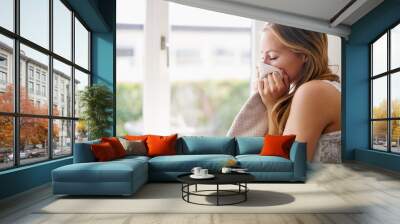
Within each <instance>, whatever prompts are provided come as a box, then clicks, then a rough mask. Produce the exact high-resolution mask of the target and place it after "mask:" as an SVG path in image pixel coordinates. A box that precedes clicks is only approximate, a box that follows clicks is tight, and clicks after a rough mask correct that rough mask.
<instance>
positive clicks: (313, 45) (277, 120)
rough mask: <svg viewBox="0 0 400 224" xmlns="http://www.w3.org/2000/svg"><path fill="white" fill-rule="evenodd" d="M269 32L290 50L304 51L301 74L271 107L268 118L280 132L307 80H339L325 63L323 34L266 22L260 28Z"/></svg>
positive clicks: (280, 132) (326, 43)
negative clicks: (301, 87) (296, 93)
mask: <svg viewBox="0 0 400 224" xmlns="http://www.w3.org/2000/svg"><path fill="white" fill-rule="evenodd" d="M267 30H269V31H271V32H272V34H273V35H274V36H275V37H276V38H277V39H278V40H279V41H280V42H281V43H282V44H283V45H284V46H286V47H288V48H290V49H291V50H292V51H293V52H294V53H298V54H304V55H305V56H306V61H305V63H304V65H303V68H302V71H301V74H302V76H301V77H300V78H299V79H297V80H295V82H294V83H293V85H292V86H291V89H290V91H289V93H288V94H287V95H284V96H283V97H282V98H280V99H279V100H278V101H277V103H276V104H275V105H274V106H273V108H272V113H271V120H272V122H274V125H275V126H276V127H277V128H278V132H279V134H280V135H282V134H283V131H284V129H285V125H286V121H287V119H288V117H289V113H290V106H291V104H292V99H293V96H294V94H295V92H296V91H297V89H298V88H299V87H300V86H301V85H302V84H303V83H306V82H308V81H311V80H331V81H338V82H339V81H340V79H339V76H338V75H336V74H333V73H332V71H331V69H330V68H329V65H328V37H327V35H326V34H325V33H318V32H313V31H308V30H303V29H298V28H293V27H288V26H283V25H279V24H274V23H266V24H265V27H264V31H267Z"/></svg>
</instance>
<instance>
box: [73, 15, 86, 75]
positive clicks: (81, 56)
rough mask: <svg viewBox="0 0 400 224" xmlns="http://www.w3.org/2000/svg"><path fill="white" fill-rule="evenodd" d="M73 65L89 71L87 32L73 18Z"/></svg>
mask: <svg viewBox="0 0 400 224" xmlns="http://www.w3.org/2000/svg"><path fill="white" fill-rule="evenodd" d="M75 63H76V64H78V65H80V66H82V67H83V68H86V69H89V32H88V31H87V30H86V28H85V27H84V26H83V25H82V23H81V22H80V21H79V20H78V19H77V18H75Z"/></svg>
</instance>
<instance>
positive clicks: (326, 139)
mask: <svg viewBox="0 0 400 224" xmlns="http://www.w3.org/2000/svg"><path fill="white" fill-rule="evenodd" d="M322 81H325V82H327V83H329V84H331V85H333V86H334V87H335V88H336V89H337V90H338V91H339V92H341V87H340V83H339V82H336V81H329V80H322ZM341 143H342V131H341V130H339V131H334V132H329V133H324V134H322V135H321V137H320V139H319V140H318V143H317V148H316V150H315V153H314V158H313V162H323V163H341V162H342V153H341V152H342V150H341Z"/></svg>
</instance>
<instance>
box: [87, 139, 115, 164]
mask: <svg viewBox="0 0 400 224" xmlns="http://www.w3.org/2000/svg"><path fill="white" fill-rule="evenodd" d="M91 150H92V152H93V154H94V157H95V158H96V160H97V161H99V162H104V161H109V160H113V159H116V158H117V156H116V155H115V151H114V149H113V148H112V146H111V144H110V143H108V142H102V143H99V144H93V145H91Z"/></svg>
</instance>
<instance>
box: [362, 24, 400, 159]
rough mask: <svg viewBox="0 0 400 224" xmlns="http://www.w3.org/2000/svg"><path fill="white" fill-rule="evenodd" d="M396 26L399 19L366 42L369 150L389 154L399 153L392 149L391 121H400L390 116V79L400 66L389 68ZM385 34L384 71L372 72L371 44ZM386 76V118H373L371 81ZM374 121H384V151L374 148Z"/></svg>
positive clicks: (399, 69)
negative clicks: (385, 58)
mask: <svg viewBox="0 0 400 224" xmlns="http://www.w3.org/2000/svg"><path fill="white" fill-rule="evenodd" d="M396 26H400V20H399V21H396V22H395V23H393V24H392V25H391V26H389V27H388V28H386V29H385V31H384V32H382V33H380V34H379V35H378V36H377V37H376V38H374V39H373V40H372V41H371V42H369V43H368V48H369V49H368V53H369V55H368V58H369V71H368V74H369V77H368V79H369V80H368V85H369V136H368V137H369V150H372V151H378V152H385V153H390V154H396V155H399V154H400V152H393V151H392V125H391V123H392V121H400V117H392V111H391V110H392V98H391V90H392V89H391V79H392V75H395V74H396V73H398V72H400V67H398V68H394V69H391V50H392V49H391V31H392V29H393V28H395V27H396ZM385 34H386V35H387V40H386V41H387V52H386V55H387V64H386V71H385V72H383V73H379V74H376V75H375V76H374V74H373V44H374V43H376V42H377V41H378V40H379V39H380V38H381V37H383V36H384V35H385ZM382 77H386V87H387V93H386V98H387V103H386V111H387V112H386V118H373V97H374V95H373V81H374V80H375V79H378V78H382ZM374 121H386V136H387V138H386V151H383V150H379V149H375V148H374V143H373V140H374V136H373V134H374V132H373V122H374Z"/></svg>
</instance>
